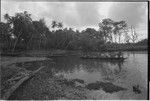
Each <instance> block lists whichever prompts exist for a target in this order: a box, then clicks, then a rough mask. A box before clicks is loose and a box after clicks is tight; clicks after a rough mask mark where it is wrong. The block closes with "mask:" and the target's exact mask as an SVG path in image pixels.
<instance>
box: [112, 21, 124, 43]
mask: <svg viewBox="0 0 150 101" xmlns="http://www.w3.org/2000/svg"><path fill="white" fill-rule="evenodd" d="M113 27H114V28H113V33H114V36H115V42H116V36H117V35H118V36H119V43H120V38H121V34H122V33H124V30H125V29H126V28H127V24H126V22H125V21H119V22H113Z"/></svg>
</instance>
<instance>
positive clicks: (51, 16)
mask: <svg viewBox="0 0 150 101" xmlns="http://www.w3.org/2000/svg"><path fill="white" fill-rule="evenodd" d="M22 11H28V13H30V14H32V16H31V17H32V19H33V20H39V19H40V18H44V19H45V22H46V24H47V26H48V27H50V26H51V22H52V20H56V21H59V22H63V24H64V27H71V28H76V29H78V30H82V29H85V28H88V27H91V28H95V29H98V23H99V22H100V21H101V20H102V19H104V18H111V19H112V20H114V21H121V20H124V21H126V22H127V23H128V25H129V26H131V25H132V26H134V27H135V29H136V32H137V33H138V35H139V40H141V39H144V38H147V37H148V33H147V29H148V28H147V23H148V21H147V20H148V15H147V13H148V9H147V2H31V1H28V2H19V1H11V0H9V1H8V0H2V1H1V20H2V21H4V18H3V15H4V14H6V13H8V14H9V15H14V14H15V13H17V12H22Z"/></svg>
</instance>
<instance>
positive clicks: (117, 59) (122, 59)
mask: <svg viewBox="0 0 150 101" xmlns="http://www.w3.org/2000/svg"><path fill="white" fill-rule="evenodd" d="M80 58H82V59H99V60H110V61H113V60H116V61H124V60H125V59H126V58H105V57H80Z"/></svg>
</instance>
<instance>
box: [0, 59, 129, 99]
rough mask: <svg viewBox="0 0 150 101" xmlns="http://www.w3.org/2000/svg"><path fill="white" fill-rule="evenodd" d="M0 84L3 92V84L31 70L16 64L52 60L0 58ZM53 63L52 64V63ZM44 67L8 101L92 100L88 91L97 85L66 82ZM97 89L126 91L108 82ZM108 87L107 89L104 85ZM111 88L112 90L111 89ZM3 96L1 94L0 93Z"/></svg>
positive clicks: (73, 81) (74, 80)
mask: <svg viewBox="0 0 150 101" xmlns="http://www.w3.org/2000/svg"><path fill="white" fill-rule="evenodd" d="M1 59H2V60H1V61H2V62H1V82H2V88H1V90H3V91H4V89H3V88H4V87H5V82H6V81H7V80H8V79H11V77H13V76H14V75H16V74H17V73H19V72H22V73H25V72H26V71H29V70H32V69H30V68H32V67H30V68H29V69H27V68H20V67H18V66H17V65H16V64H18V63H25V62H34V61H37V62H40V61H46V60H48V61H52V59H49V58H45V57H43V58H42V57H2V58H1ZM52 63H53V62H52ZM49 68H51V67H44V68H43V69H42V70H41V71H39V72H38V73H37V74H36V75H35V76H34V77H32V78H31V79H29V80H28V81H26V82H25V83H23V84H22V85H21V86H20V87H19V88H17V89H16V90H15V91H14V93H13V94H12V95H11V96H10V97H9V99H10V100H57V99H61V100H64V99H68V100H84V99H91V100H92V99H94V97H93V96H92V95H90V92H91V91H90V90H92V89H93V88H92V87H93V86H95V84H97V83H92V84H86V83H85V82H84V80H80V79H72V80H68V79H65V78H63V77H62V76H55V75H54V74H53V71H51V70H50V69H49ZM98 84H99V86H98V87H97V86H95V87H97V89H104V91H105V90H106V92H110V93H111V92H116V91H117V92H118V91H120V90H126V89H125V88H122V87H119V86H116V85H113V84H112V83H109V82H100V83H98ZM104 84H105V85H108V86H107V87H106V86H105V85H104ZM112 87H113V88H114V87H115V88H114V89H112ZM2 95H3V92H2Z"/></svg>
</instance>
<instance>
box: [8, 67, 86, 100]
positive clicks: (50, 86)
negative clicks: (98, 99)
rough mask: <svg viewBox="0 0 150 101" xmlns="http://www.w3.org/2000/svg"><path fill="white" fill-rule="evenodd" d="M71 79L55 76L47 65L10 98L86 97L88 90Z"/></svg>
mask: <svg viewBox="0 0 150 101" xmlns="http://www.w3.org/2000/svg"><path fill="white" fill-rule="evenodd" d="M71 82H72V81H69V80H66V79H64V78H60V77H55V76H53V75H52V72H51V71H47V67H46V68H44V69H43V70H42V71H40V72H39V73H38V74H37V75H36V76H35V77H33V78H31V79H30V80H29V81H27V82H26V83H24V84H23V85H21V86H20V87H19V88H18V89H17V90H16V91H15V92H14V93H13V95H12V96H11V97H10V98H9V99H10V100H57V99H71V100H74V99H76V100H79V99H88V96H87V93H88V90H87V89H85V88H83V87H76V86H74V83H73V82H72V83H71Z"/></svg>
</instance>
